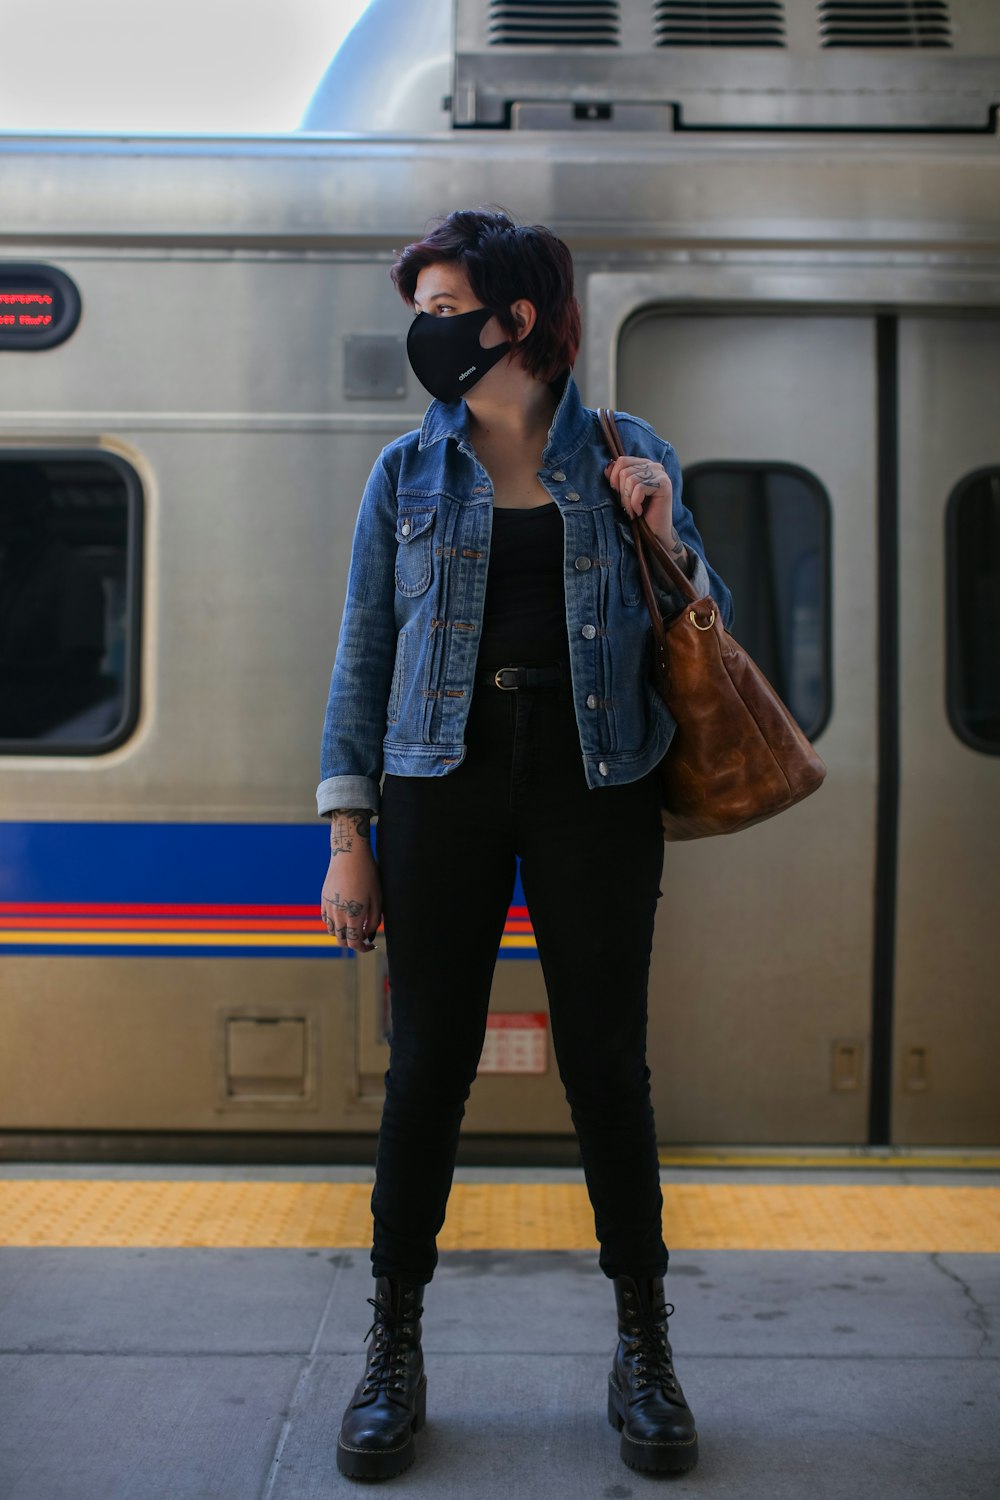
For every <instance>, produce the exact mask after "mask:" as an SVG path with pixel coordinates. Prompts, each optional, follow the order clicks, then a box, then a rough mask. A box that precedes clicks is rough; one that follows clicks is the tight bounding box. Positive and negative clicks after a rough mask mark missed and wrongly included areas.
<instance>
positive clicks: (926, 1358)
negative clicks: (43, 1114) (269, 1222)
mask: <svg viewBox="0 0 1000 1500" xmlns="http://www.w3.org/2000/svg"><path fill="white" fill-rule="evenodd" d="M371 1291H372V1282H371V1272H370V1263H369V1258H368V1254H367V1252H365V1251H358V1250H330V1251H316V1250H261V1249H239V1250H234V1249H230V1250H224V1249H214V1250H176V1249H170V1250H165V1249H156V1250H152V1249H141V1248H134V1249H132V1248H129V1249H115V1250H106V1249H105V1250H88V1249H52V1248H35V1249H27V1248H7V1249H4V1250H0V1496H2V1497H3V1500H320V1497H323V1500H326V1497H331V1496H340V1495H355V1496H356V1495H357V1494H358V1493H359V1492H360V1493H363V1492H365V1491H366V1489H370V1486H365V1485H364V1484H358V1483H357V1482H352V1481H350V1480H347V1479H344V1478H343V1477H342V1476H341V1475H340V1474H339V1473H338V1472H337V1469H336V1465H335V1459H334V1450H335V1443H336V1435H337V1430H338V1427H339V1423H340V1416H341V1412H342V1410H343V1408H344V1405H345V1404H346V1402H347V1399H348V1398H349V1396H350V1393H351V1390H352V1389H353V1386H354V1383H355V1381H356V1380H357V1378H358V1376H359V1375H360V1373H361V1369H362V1366H363V1361H364V1344H363V1339H364V1335H365V1332H366V1331H367V1329H368V1327H369V1324H370V1316H371V1309H370V1308H369V1306H368V1304H367V1302H366V1301H365V1299H366V1297H367V1296H369V1295H370V1294H371ZM668 1292H669V1296H670V1298H671V1299H672V1300H673V1302H674V1303H675V1305H676V1308H677V1311H676V1314H675V1316H674V1318H673V1319H672V1322H671V1333H672V1338H673V1342H674V1349H675V1353H676V1356H677V1367H678V1372H679V1374H680V1377H681V1379H682V1381H683V1383H684V1386H685V1389H686V1391H687V1394H688V1397H689V1399H690V1401H691V1405H692V1407H693V1409H694V1411H695V1413H696V1415H697V1418H698V1426H699V1434H700V1440H701V1450H702V1459H701V1463H700V1465H699V1467H698V1468H697V1469H696V1470H695V1472H694V1473H693V1474H691V1475H688V1476H684V1477H682V1478H677V1479H666V1480H663V1479H657V1478H653V1477H647V1476H643V1475H639V1474H636V1473H634V1472H633V1471H631V1470H629V1469H627V1468H626V1467H625V1466H624V1465H623V1464H622V1462H621V1460H620V1458H619V1456H618V1438H617V1435H616V1434H615V1433H614V1432H613V1431H612V1429H611V1427H610V1426H609V1425H608V1422H607V1419H606V1413H605V1407H606V1390H607V1386H606V1379H607V1368H608V1364H609V1361H610V1355H611V1351H612V1349H613V1347H614V1339H615V1323H614V1299H613V1294H612V1290H611V1286H610V1284H609V1283H608V1281H607V1280H606V1278H605V1277H604V1276H603V1275H602V1274H601V1272H600V1271H599V1269H598V1267H597V1265H596V1257H595V1255H593V1254H591V1253H590V1252H581V1251H549V1252H542V1251H539V1252H530V1251H520V1252H512V1251H455V1252H449V1253H445V1254H442V1257H441V1262H440V1265H439V1268H438V1272H437V1274H436V1276H435V1279H434V1281H433V1283H432V1284H431V1286H430V1287H429V1288H428V1289H427V1293H426V1296H425V1315H424V1328H425V1337H424V1347H425V1355H426V1360H427V1371H428V1403H427V1406H428V1423H427V1427H426V1428H425V1429H424V1431H423V1432H422V1433H420V1434H419V1435H418V1437H417V1460H416V1463H415V1465H414V1467H413V1468H412V1469H410V1470H409V1471H408V1472H407V1473H405V1474H403V1475H401V1476H399V1477H397V1478H396V1479H393V1480H391V1481H388V1482H387V1487H388V1488H389V1489H390V1490H391V1493H392V1494H394V1495H398V1496H400V1497H404V1500H405V1497H408V1496H418V1495H419V1496H427V1497H434V1500H450V1497H456V1500H457V1497H462V1500H468V1497H501V1496H502V1497H503V1500H513V1497H516V1500H521V1497H529V1500H534V1497H539V1500H543V1497H544V1500H562V1497H566V1500H570V1497H572V1500H589V1497H595V1500H597V1497H600V1500H630V1497H632V1496H638V1495H641V1494H646V1493H649V1492H650V1487H651V1486H654V1485H658V1484H663V1485H665V1486H669V1488H670V1493H671V1494H672V1495H676V1496H687V1495H691V1496H694V1495H708V1494H711V1495H712V1496H713V1497H719V1500H758V1497H759V1500H765V1497H767V1500H774V1497H788V1500H827V1497H829V1500H834V1497H836V1500H843V1497H848V1496H849V1497H860V1500H869V1497H870V1500H876V1497H878V1500H894V1497H897V1496H898V1497H899V1500H903V1497H905V1500H995V1497H996V1496H997V1494H998V1493H1000V1401H998V1397H1000V1361H998V1357H997V1356H998V1350H997V1344H996V1341H995V1335H994V1328H995V1324H996V1318H997V1313H998V1310H1000V1265H998V1260H997V1257H995V1256H989V1255H940V1254H885V1253H883V1254H860V1253H859V1254H853V1253H842V1252H841V1253H824V1252H809V1253H796V1252H786V1251H744V1252H732V1251H703V1252H697V1253H692V1252H683V1253H680V1252H679V1253H677V1254H676V1255H675V1257H674V1260H673V1263H672V1267H671V1273H670V1276H669V1278H668Z"/></svg>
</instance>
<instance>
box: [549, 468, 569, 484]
mask: <svg viewBox="0 0 1000 1500" xmlns="http://www.w3.org/2000/svg"><path fill="white" fill-rule="evenodd" d="M552 478H553V479H554V480H555V481H556V483H557V484H562V482H563V480H564V479H565V478H566V475H565V474H564V473H563V471H562V469H553V470H552Z"/></svg>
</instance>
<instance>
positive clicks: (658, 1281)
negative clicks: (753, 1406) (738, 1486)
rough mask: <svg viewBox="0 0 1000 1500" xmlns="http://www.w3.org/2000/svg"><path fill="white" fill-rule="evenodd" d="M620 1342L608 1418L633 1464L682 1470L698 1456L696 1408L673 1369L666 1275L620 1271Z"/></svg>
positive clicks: (624, 1456)
mask: <svg viewBox="0 0 1000 1500" xmlns="http://www.w3.org/2000/svg"><path fill="white" fill-rule="evenodd" d="M614 1282H615V1302H616V1303H617V1304H618V1348H617V1350H616V1351H615V1361H614V1364H613V1365H612V1366H611V1374H610V1375H609V1376H608V1421H609V1422H610V1423H611V1425H612V1427H613V1428H614V1429H615V1431H616V1432H620V1433H621V1435H622V1444H621V1455H622V1459H623V1460H624V1462H625V1463H627V1464H628V1465H629V1467H630V1468H632V1469H657V1470H659V1471H661V1472H671V1473H675V1474H681V1473H683V1472H684V1471H685V1470H686V1469H693V1468H694V1466H695V1464H696V1463H697V1462H698V1434H697V1433H696V1431H695V1426H694V1417H693V1416H692V1415H691V1408H690V1407H689V1406H688V1404H687V1402H686V1401H685V1400H684V1393H683V1391H682V1390H681V1388H680V1385H679V1383H678V1380H677V1376H676V1375H675V1374H674V1367H673V1363H672V1352H671V1349H670V1340H669V1339H668V1337H667V1314H668V1313H672V1312H673V1310H674V1309H673V1306H672V1304H670V1303H665V1302H664V1300H663V1277H662V1276H654V1277H652V1278H650V1277H645V1278H638V1277H633V1276H616V1277H615V1278H614Z"/></svg>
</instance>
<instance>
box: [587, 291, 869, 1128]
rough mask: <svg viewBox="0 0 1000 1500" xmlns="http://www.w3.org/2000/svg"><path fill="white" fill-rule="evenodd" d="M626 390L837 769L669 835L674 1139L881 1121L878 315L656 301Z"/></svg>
mask: <svg viewBox="0 0 1000 1500" xmlns="http://www.w3.org/2000/svg"><path fill="white" fill-rule="evenodd" d="M616 404H617V405H618V406H619V408H622V409H624V410H628V411H632V412H635V413H636V414H638V415H641V416H643V417H645V418H647V419H648V420H649V421H650V422H651V423H652V424H653V426H654V427H655V428H656V429H657V431H658V432H660V433H661V434H662V435H663V436H665V437H667V438H669V439H670V440H671V441H672V442H673V443H674V445H675V446H676V448H677V451H678V454H679V456H680V459H681V462H682V464H683V465H684V470H685V475H686V476H687V479H686V485H687V489H688V491H689V493H690V495H691V496H692V498H696V497H697V496H698V495H700V496H701V497H702V499H703V502H704V503H702V502H701V501H699V503H698V504H697V506H693V508H695V509H696V516H697V519H698V522H699V525H700V526H701V527H702V532H703V536H704V538H705V541H706V547H707V550H708V553H709V556H711V557H712V558H713V561H715V560H716V559H717V560H718V565H719V570H720V572H722V574H723V576H726V574H727V571H728V573H729V577H728V579H727V581H729V582H730V583H731V586H732V587H733V589H734V594H735V596H736V624H735V634H736V635H737V638H739V639H742V640H743V641H744V642H745V644H746V645H747V646H748V648H749V649H751V651H755V649H756V650H757V651H759V650H761V646H760V645H756V646H755V643H756V642H761V643H764V644H765V645H766V647H767V652H766V653H765V654H767V653H769V654H770V655H771V657H772V658H773V662H774V664H775V667H782V668H783V677H782V686H783V687H784V690H785V692H786V695H790V696H792V697H793V698H795V699H796V700H797V702H798V704H799V708H798V712H799V714H800V717H801V718H803V719H805V720H807V721H811V722H809V728H810V729H811V731H812V733H813V737H814V739H815V740H816V743H817V748H818V749H819V751H820V753H821V754H822V756H823V757H824V759H825V761H826V763H827V766H828V768H829V776H828V779H827V782H826V784H825V785H824V787H823V788H822V789H821V791H820V792H819V793H818V795H816V796H815V797H813V798H812V799H810V800H809V801H807V802H806V803H804V804H803V805H802V806H800V807H798V808H796V809H794V810H793V811H792V812H789V813H786V814H785V815H784V816H782V817H781V818H778V819H776V820H774V821H772V822H770V823H766V824H762V825H761V826H760V827H758V828H754V829H750V830H748V831H747V832H744V833H741V834H739V835H737V836H736V837H734V838H729V839H714V840H708V841H705V842H698V843H691V844H678V845H673V846H670V847H668V849H667V851H666V865H665V871H664V878H663V900H662V902H661V910H660V915H659V918H658V923H657V940H656V948H655V952H654V963H653V972H652V976H651V985H650V1033H649V1037H650V1044H649V1046H650V1065H651V1068H652V1071H653V1079H654V1087H655V1089H656V1094H655V1099H654V1103H655V1108H656V1114H657V1126H658V1132H659V1136H660V1139H661V1140H666V1141H676V1142H683V1141H729V1142H737V1141H739V1142H748V1141H753V1142H793V1141H799V1142H801V1141H814V1142H831V1143H832V1142H863V1141H866V1140H867V1138H868V1103H869V1101H868V1072H869V1067H870V1048H869V1036H870V1016H871V1008H872V940H873V908H872V901H873V887H874V881H875V865H876V822H877V819H876V799H877V714H876V696H877V667H876V656H877V653H876V634H877V609H876V539H877V538H876V504H875V496H876V472H877V454H876V412H877V402H876V357H875V321H874V319H872V318H870V317H865V316H858V315H845V316H836V315H825V314H824V315H813V314H795V315H789V316H769V315H750V314H748V315H730V314H728V313H727V314H723V315H716V314H714V313H712V314H706V315H695V316H692V315H690V314H683V315H674V314H673V313H671V312H667V311H665V310H659V309H657V310H655V311H651V312H649V313H647V314H645V315H642V316H640V317H638V318H637V319H635V320H634V321H633V322H632V323H631V324H630V325H628V327H627V328H626V329H625V331H624V333H623V336H622V340H621V344H620V349H619V372H618V387H617V398H616ZM750 574H752V575H754V576H755V577H757V578H758V579H759V578H761V577H765V578H766V589H765V591H764V593H763V594H761V592H760V589H759V588H758V589H756V590H754V589H751V588H749V587H744V586H743V577H744V575H750ZM748 630H749V632H750V634H749V635H748V634H747V631H748ZM751 637H752V639H751ZM772 670H773V668H772ZM779 675H780V674H779Z"/></svg>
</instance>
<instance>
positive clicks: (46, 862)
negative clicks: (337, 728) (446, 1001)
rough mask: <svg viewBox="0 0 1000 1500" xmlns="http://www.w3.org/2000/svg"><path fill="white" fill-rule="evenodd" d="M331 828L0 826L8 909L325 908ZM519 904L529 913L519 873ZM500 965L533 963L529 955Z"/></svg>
mask: <svg viewBox="0 0 1000 1500" xmlns="http://www.w3.org/2000/svg"><path fill="white" fill-rule="evenodd" d="M328 850H329V833H328V831H327V827H326V825H325V824H319V823H317V824H300V823H66V822H52V823H16V822H7V823H4V822H0V902H22V901H24V902H52V903H59V902H66V903H91V902H93V903H108V904H110V903H129V904H140V905H141V904H149V905H189V906H202V905H204V906H223V905H227V906H242V905H246V906H306V907H316V908H317V910H318V906H319V892H320V888H321V886H322V882H323V877H324V874H325V872H326V867H327V861H328V858H329V854H328ZM511 903H512V905H515V906H523V905H524V893H523V890H522V888H521V878H520V871H518V874H517V877H516V880H515V884H514V890H513V892H512V895H511ZM38 936H39V941H38V943H37V944H34V943H32V944H31V945H29V946H25V945H22V944H10V943H6V944H5V943H4V942H3V933H2V931H0V952H5V953H10V952H17V953H24V952H32V953H51V954H68V953H90V954H94V953H98V952H99V953H101V954H102V955H107V954H108V953H121V954H135V953H140V952H141V953H147V954H148V953H155V954H157V955H159V956H162V957H167V956H171V957H182V956H183V957H188V956H190V957H193V956H199V957H207V956H219V957H227V958H235V957H254V958H271V957H281V958H289V957H296V958H316V957H324V956H328V957H337V956H340V952H339V950H338V949H337V948H336V947H335V946H334V945H333V944H331V946H330V948H329V949H326V950H317V949H308V948H305V949H304V948H298V949H296V948H295V947H294V946H292V945H291V944H289V945H287V946H282V945H281V943H280V939H279V941H278V943H277V944H276V945H275V947H274V948H272V947H270V945H268V946H267V947H263V946H257V947H253V946H251V947H247V948H236V947H225V948H219V949H216V948H214V947H212V946H210V945H207V944H206V945H204V946H193V947H191V948H186V947H182V946H181V945H180V944H178V945H176V946H171V947H169V948H164V947H159V946H154V945H143V944H142V942H141V940H140V941H139V942H137V943H136V944H134V945H133V944H127V945H122V944H116V945H114V946H110V945H109V946H108V947H104V946H100V945H99V946H95V945H92V944H87V945H80V946H77V945H75V944H72V943H69V942H66V943H59V944H53V943H51V942H49V943H47V942H46V937H47V934H46V933H45V932H44V931H40V932H39V934H38ZM500 956H501V957H502V958H505V959H514V958H535V957H536V956H537V955H536V950H535V948H534V946H533V945H532V946H531V947H530V948H527V949H522V948H518V949H508V950H501V955H500Z"/></svg>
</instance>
